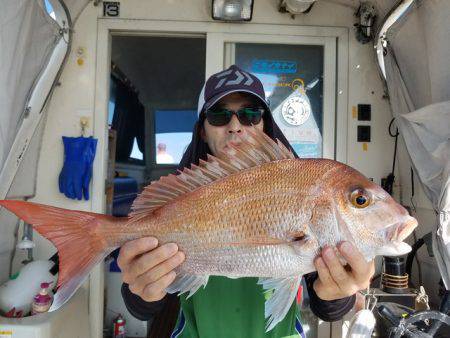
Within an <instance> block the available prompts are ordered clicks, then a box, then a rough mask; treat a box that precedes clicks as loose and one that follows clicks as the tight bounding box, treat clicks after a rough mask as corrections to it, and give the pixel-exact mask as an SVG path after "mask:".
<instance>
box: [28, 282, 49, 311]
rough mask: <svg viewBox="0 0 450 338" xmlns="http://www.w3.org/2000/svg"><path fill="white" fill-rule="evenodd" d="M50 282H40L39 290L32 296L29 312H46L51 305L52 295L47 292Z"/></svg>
mask: <svg viewBox="0 0 450 338" xmlns="http://www.w3.org/2000/svg"><path fill="white" fill-rule="evenodd" d="M51 284H52V283H41V291H39V293H38V294H37V295H36V296H34V298H33V303H32V304H31V314H32V315H35V314H38V313H44V312H47V311H48V309H50V306H51V305H52V296H50V295H49V294H48V288H49V287H50V285H51Z"/></svg>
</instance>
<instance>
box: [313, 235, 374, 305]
mask: <svg viewBox="0 0 450 338" xmlns="http://www.w3.org/2000/svg"><path fill="white" fill-rule="evenodd" d="M337 249H338V250H339V253H340V254H341V255H342V257H344V258H345V260H346V261H347V262H348V265H347V266H343V265H342V263H341V262H340V261H339V258H338V257H337V255H336V253H335V252H334V249H333V248H332V247H325V248H323V249H322V253H321V255H320V256H318V257H316V259H315V260H314V265H315V266H316V269H317V272H318V274H319V277H318V278H317V280H316V281H315V282H314V285H313V287H314V290H315V291H316V294H317V296H319V298H321V299H323V300H335V299H340V298H344V297H349V296H352V295H354V294H355V293H357V292H358V291H359V290H363V289H366V288H367V287H368V286H369V285H370V279H371V278H372V276H373V274H374V272H375V264H374V261H373V260H372V261H370V262H367V261H366V260H365V259H364V256H363V255H362V254H361V253H360V252H359V251H358V249H356V248H355V246H354V245H352V244H351V243H350V242H342V243H339V244H338V245H337Z"/></svg>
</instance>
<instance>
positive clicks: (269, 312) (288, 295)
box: [258, 276, 302, 332]
mask: <svg viewBox="0 0 450 338" xmlns="http://www.w3.org/2000/svg"><path fill="white" fill-rule="evenodd" d="M301 280H302V277H301V276H299V277H290V278H260V279H259V281H258V284H260V285H262V287H263V288H264V290H273V294H272V296H271V297H270V298H269V299H268V300H266V303H265V310H264V316H265V318H266V319H267V324H266V332H268V331H270V330H272V329H273V328H274V327H275V325H277V324H278V323H279V322H280V321H282V320H283V318H284V317H285V316H286V314H287V313H288V311H289V309H290V308H291V306H292V303H293V302H294V300H295V296H296V295H297V292H298V288H299V286H300V282H301Z"/></svg>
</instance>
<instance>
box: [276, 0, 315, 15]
mask: <svg viewBox="0 0 450 338" xmlns="http://www.w3.org/2000/svg"><path fill="white" fill-rule="evenodd" d="M315 1H316V0H281V1H280V11H285V12H289V13H291V14H302V13H308V12H309V11H310V10H311V8H312V6H313V5H314V2H315Z"/></svg>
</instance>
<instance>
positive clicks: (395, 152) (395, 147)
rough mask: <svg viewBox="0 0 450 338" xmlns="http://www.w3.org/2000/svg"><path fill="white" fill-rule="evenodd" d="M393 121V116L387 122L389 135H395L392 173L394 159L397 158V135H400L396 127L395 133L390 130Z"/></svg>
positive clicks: (393, 164)
mask: <svg viewBox="0 0 450 338" xmlns="http://www.w3.org/2000/svg"><path fill="white" fill-rule="evenodd" d="M394 121H395V117H394V118H393V119H392V120H391V122H390V123H389V135H391V137H395V145H394V159H393V160H392V175H394V171H395V159H396V158H397V142H398V135H400V133H399V132H398V128H396V130H395V134H392V132H391V127H392V124H393V123H394Z"/></svg>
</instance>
